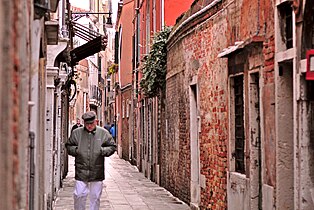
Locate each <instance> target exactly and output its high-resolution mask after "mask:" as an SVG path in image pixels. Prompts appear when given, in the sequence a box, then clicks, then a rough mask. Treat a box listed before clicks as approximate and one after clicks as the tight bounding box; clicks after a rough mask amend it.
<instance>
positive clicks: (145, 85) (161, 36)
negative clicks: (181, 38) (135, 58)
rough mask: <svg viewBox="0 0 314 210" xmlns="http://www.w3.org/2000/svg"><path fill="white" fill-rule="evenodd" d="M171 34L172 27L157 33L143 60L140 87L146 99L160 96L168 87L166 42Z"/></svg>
mask: <svg viewBox="0 0 314 210" xmlns="http://www.w3.org/2000/svg"><path fill="white" fill-rule="evenodd" d="M170 32H171V27H165V28H164V29H163V30H161V31H159V32H156V33H155V34H154V37H153V43H152V46H151V49H150V52H149V54H148V55H146V56H145V57H144V58H143V61H142V67H141V71H142V74H143V77H142V79H141V82H140V86H141V91H142V92H143V93H144V95H145V96H146V97H149V98H152V97H155V96H158V95H159V94H160V91H161V90H163V88H164V87H165V85H166V70H167V45H166V42H167V39H168V37H169V35H170Z"/></svg>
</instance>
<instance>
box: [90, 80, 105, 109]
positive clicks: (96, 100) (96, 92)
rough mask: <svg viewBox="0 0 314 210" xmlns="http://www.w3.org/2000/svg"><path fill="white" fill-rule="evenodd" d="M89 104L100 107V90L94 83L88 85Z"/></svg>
mask: <svg viewBox="0 0 314 210" xmlns="http://www.w3.org/2000/svg"><path fill="white" fill-rule="evenodd" d="M89 90H90V92H89V94H90V97H89V104H90V105H94V106H97V107H100V106H101V104H102V90H101V89H100V88H99V87H97V86H96V85H92V86H90V89H89Z"/></svg>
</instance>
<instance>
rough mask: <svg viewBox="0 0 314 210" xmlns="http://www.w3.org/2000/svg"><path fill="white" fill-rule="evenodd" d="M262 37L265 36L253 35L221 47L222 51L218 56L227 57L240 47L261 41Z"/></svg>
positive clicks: (262, 40)
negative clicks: (223, 47)
mask: <svg viewBox="0 0 314 210" xmlns="http://www.w3.org/2000/svg"><path fill="white" fill-rule="evenodd" d="M264 39H265V38H264V37H262V36H254V37H251V38H249V39H247V40H245V41H239V42H235V44H234V45H232V46H229V47H227V48H225V49H223V50H222V52H221V53H219V54H218V58H224V57H228V56H229V55H230V54H232V53H235V52H236V51H238V50H241V49H243V48H245V47H247V46H250V45H252V44H256V43H263V42H264Z"/></svg>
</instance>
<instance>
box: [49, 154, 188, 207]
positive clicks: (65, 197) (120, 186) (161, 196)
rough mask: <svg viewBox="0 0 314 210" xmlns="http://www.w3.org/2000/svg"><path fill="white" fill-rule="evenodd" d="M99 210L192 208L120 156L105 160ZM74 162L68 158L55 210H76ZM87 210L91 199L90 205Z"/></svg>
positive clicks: (115, 155)
mask: <svg viewBox="0 0 314 210" xmlns="http://www.w3.org/2000/svg"><path fill="white" fill-rule="evenodd" d="M105 163H106V166H105V170H106V171H105V177H106V179H105V180H104V188H103V193H102V196H101V200H100V209H106V210H107V209H108V210H129V209H130V210H154V209H156V210H172V209H173V210H188V209H190V207H189V206H188V205H187V204H185V203H184V202H182V201H180V200H179V199H177V198H176V197H174V196H173V195H172V194H171V193H169V192H168V191H167V190H165V189H164V188H162V187H160V186H158V185H157V184H155V183H153V182H151V181H150V180H148V179H147V178H146V177H145V176H144V175H143V174H142V173H141V172H139V171H138V169H137V168H136V167H135V166H132V165H131V164H130V163H129V162H127V161H125V160H123V159H120V158H119V157H118V155H117V154H114V155H112V156H111V157H109V158H106V161H105ZM74 183H75V180H74V158H73V157H69V169H68V175H67V177H66V178H65V179H64V180H63V188H62V189H61V190H60V191H59V192H58V196H57V199H56V201H55V203H54V207H53V210H74V208H73V187H74ZM86 207H88V199H87V205H86ZM86 209H88V208H86Z"/></svg>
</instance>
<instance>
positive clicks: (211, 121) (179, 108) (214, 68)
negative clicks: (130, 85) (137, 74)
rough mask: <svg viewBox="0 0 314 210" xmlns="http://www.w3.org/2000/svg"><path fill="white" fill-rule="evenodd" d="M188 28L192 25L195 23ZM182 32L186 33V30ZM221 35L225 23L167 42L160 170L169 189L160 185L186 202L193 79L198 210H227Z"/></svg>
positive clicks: (225, 88)
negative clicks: (195, 87)
mask: <svg viewBox="0 0 314 210" xmlns="http://www.w3.org/2000/svg"><path fill="white" fill-rule="evenodd" d="M214 9H217V8H214ZM190 24H191V25H193V24H195V21H192V22H191V23H190ZM186 27H187V28H189V29H191V26H186ZM226 31H227V21H226V20H225V19H223V18H222V19H220V18H217V20H216V19H215V20H210V19H208V20H205V21H204V22H203V23H202V24H200V25H198V26H195V27H194V29H193V30H192V31H190V32H189V33H187V34H184V36H179V37H175V36H174V37H173V40H171V41H170V42H169V45H170V48H169V54H168V67H167V71H168V72H167V77H168V79H167V95H166V118H167V119H168V123H167V127H166V126H165V127H166V128H165V129H166V130H165V131H164V136H165V137H164V142H163V148H164V149H165V150H166V151H167V152H166V154H165V155H164V156H163V158H164V159H165V161H163V162H166V163H167V165H166V166H162V177H163V173H164V174H165V177H166V178H168V179H169V180H170V183H165V182H166V181H164V183H165V184H166V186H169V187H168V188H169V189H170V191H171V192H173V187H174V194H175V195H177V196H178V197H179V198H180V199H183V200H184V201H185V202H187V203H189V202H190V177H191V172H190V164H191V163H190V158H191V157H190V155H191V154H190V153H191V151H190V107H189V100H190V99H189V88H190V84H191V82H192V78H197V85H198V98H199V101H198V103H199V104H198V106H199V116H200V120H201V128H200V129H201V132H200V133H199V147H200V174H201V177H202V180H204V182H203V183H201V185H203V186H202V188H201V196H200V199H201V201H200V205H199V207H200V208H201V209H226V206H227V205H226V202H227V199H226V196H227V193H226V183H227V177H226V172H227V139H228V115H227V105H228V104H227V102H228V100H227V98H228V86H227V81H228V72H227V66H226V65H227V63H226V62H225V60H224V59H218V58H217V55H218V53H219V52H220V51H221V50H222V49H223V47H222V46H226V42H227V39H226V37H224V36H223V35H224V34H225V33H226ZM167 133H168V136H167V135H166V134H167ZM177 145H178V146H177ZM168 163H169V164H168ZM177 165H178V167H174V166H177ZM179 165H180V166H184V167H182V168H181V167H179ZM172 168H174V169H175V170H171V169H172ZM181 180H182V181H185V183H184V185H183V186H184V188H183V186H181V187H178V186H180V185H182V182H181Z"/></svg>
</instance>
